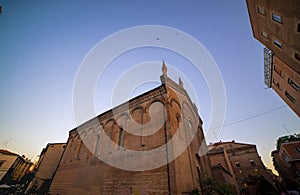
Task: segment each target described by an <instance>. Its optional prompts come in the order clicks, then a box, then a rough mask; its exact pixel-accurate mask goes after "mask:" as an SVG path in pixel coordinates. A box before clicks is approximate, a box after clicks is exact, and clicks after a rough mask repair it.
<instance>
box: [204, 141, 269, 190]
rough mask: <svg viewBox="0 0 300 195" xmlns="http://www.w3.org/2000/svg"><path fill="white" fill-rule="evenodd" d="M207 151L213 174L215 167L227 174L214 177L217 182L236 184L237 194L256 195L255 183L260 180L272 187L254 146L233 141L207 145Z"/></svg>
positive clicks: (267, 172)
mask: <svg viewBox="0 0 300 195" xmlns="http://www.w3.org/2000/svg"><path fill="white" fill-rule="evenodd" d="M209 149H210V150H209V154H210V160H211V165H212V170H213V173H215V172H216V167H222V168H223V169H224V170H226V171H223V172H228V174H226V175H225V174H223V175H224V176H222V177H221V175H220V174H219V175H214V176H215V177H216V179H218V180H219V181H222V180H225V181H226V180H227V181H226V183H230V184H234V182H236V184H235V186H236V187H237V189H238V191H239V192H243V191H245V192H247V193H249V194H256V190H258V189H257V182H258V181H259V180H260V179H261V178H264V179H265V180H266V181H268V183H269V185H273V178H272V174H270V173H269V171H268V170H267V169H266V167H265V166H264V164H263V162H262V160H261V158H260V156H259V155H258V152H257V150H256V146H255V145H253V144H245V143H236V142H235V141H232V142H218V143H214V144H212V145H209ZM217 170H218V169H217ZM216 173H217V174H218V172H216ZM230 176H233V178H232V177H230ZM263 187H265V188H267V187H268V186H263ZM273 187H274V186H273Z"/></svg>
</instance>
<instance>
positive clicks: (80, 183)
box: [49, 64, 211, 195]
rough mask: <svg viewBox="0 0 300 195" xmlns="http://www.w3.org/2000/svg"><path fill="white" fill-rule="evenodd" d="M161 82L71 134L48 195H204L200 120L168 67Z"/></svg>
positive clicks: (206, 171)
mask: <svg viewBox="0 0 300 195" xmlns="http://www.w3.org/2000/svg"><path fill="white" fill-rule="evenodd" d="M160 79H161V85H160V86H158V87H156V88H154V89H152V90H150V91H147V92H145V93H143V94H141V95H139V96H137V97H135V98H133V99H130V100H129V101H128V102H127V103H124V104H121V105H119V106H117V107H115V108H112V109H111V110H108V111H106V112H104V113H102V114H100V115H98V116H96V117H95V118H93V119H91V120H89V121H87V122H86V123H84V124H82V125H80V126H78V127H77V128H75V129H73V130H71V131H70V132H69V138H68V141H67V144H66V148H65V151H64V153H63V155H62V158H61V160H60V163H59V166H58V168H57V170H56V172H55V175H54V178H53V180H52V183H51V186H50V189H49V193H50V194H55V195H56V194H187V193H190V192H192V191H193V190H196V189H197V190H199V191H201V189H200V185H199V180H200V181H201V180H204V179H206V178H208V177H211V170H210V163H209V159H208V157H207V156H206V151H207V146H206V143H205V138H204V134H203V129H202V120H201V118H200V117H199V115H198V110H197V108H196V106H195V104H194V103H193V102H192V101H191V99H190V98H189V95H188V94H187V92H186V90H185V89H184V87H183V83H182V81H181V80H180V79H179V83H176V82H174V81H173V80H171V79H170V78H169V77H168V76H167V67H166V66H165V64H163V66H162V75H161V77H160ZM108 140H109V141H108Z"/></svg>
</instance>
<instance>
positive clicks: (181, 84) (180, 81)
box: [179, 77, 183, 87]
mask: <svg viewBox="0 0 300 195" xmlns="http://www.w3.org/2000/svg"><path fill="white" fill-rule="evenodd" d="M179 86H180V87H183V82H182V80H181V78H180V77H179Z"/></svg>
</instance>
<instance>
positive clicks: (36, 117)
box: [0, 0, 300, 168]
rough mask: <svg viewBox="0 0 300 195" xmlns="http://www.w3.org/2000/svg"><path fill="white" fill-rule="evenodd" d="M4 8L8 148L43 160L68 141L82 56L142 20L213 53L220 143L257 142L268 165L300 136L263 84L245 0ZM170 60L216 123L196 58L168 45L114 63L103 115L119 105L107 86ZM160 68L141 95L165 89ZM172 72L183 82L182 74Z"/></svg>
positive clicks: (99, 106) (100, 89)
mask: <svg viewBox="0 0 300 195" xmlns="http://www.w3.org/2000/svg"><path fill="white" fill-rule="evenodd" d="M0 4H1V5H2V11H3V13H2V14H1V15H0V26H1V30H0V89H1V93H0V94H1V95H0V108H1V109H0V147H2V146H3V145H6V147H5V148H6V149H8V150H11V151H14V152H16V153H19V154H25V155H26V156H27V157H31V158H34V157H35V156H36V155H38V154H39V153H40V152H41V150H42V148H43V147H45V146H46V144H47V143H55V142H66V141H67V138H68V131H69V130H71V129H73V128H74V127H75V126H76V123H75V121H74V117H73V107H72V98H73V95H72V92H73V85H74V80H75V78H76V73H77V71H78V69H79V66H80V64H81V62H82V60H83V59H84V57H85V56H86V55H87V53H88V52H89V50H90V49H91V48H92V47H94V46H95V45H96V44H97V43H98V42H99V41H101V40H102V39H103V38H105V37H107V36H109V35H111V34H112V33H115V32H117V31H120V30H123V29H125V28H129V27H134V26H139V25H163V26H169V27H172V28H177V29H179V30H181V31H183V32H186V33H188V34H190V35H191V36H193V37H194V38H196V39H197V40H198V41H199V42H201V43H202V44H203V46H205V47H206V49H207V50H208V51H209V52H210V54H211V55H212V57H213V58H214V60H215V61H216V63H217V65H218V67H219V69H220V72H221V74H222V77H223V79H224V84H225V87H226V94H227V111H226V117H225V126H224V127H223V129H222V131H221V133H220V136H219V137H217V140H222V141H231V140H235V141H237V142H244V143H251V144H256V145H257V148H258V151H259V154H260V155H261V156H262V159H263V161H264V163H265V164H266V166H267V167H269V168H272V161H271V157H270V153H271V151H272V150H274V149H275V144H276V139H277V138H278V137H280V136H282V135H286V134H288V131H289V132H290V133H291V134H293V133H296V132H299V127H300V120H299V118H298V117H297V116H296V114H294V113H293V112H292V111H291V109H290V108H289V107H288V106H285V107H282V106H284V105H285V103H284V102H283V101H282V100H281V99H280V98H279V97H278V95H276V93H275V92H274V91H273V90H271V89H266V86H265V85H264V82H263V45H261V44H260V43H259V42H258V41H256V40H255V39H254V38H253V36H252V30H251V26H250V22H249V17H248V12H247V8H246V2H245V1H216V0H212V1H106V2H104V1H96V0H95V1H84V0H82V1H71V0H66V1H58V0H53V1H51V2H50V1H32V0H28V1H8V0H4V1H0ZM117 45H118V43H116V46H117ZM162 59H164V60H165V61H166V63H167V64H170V65H172V66H174V67H175V68H177V69H178V70H180V71H182V72H184V74H185V75H186V76H187V78H189V79H190V82H191V83H192V85H193V86H197V87H195V89H196V94H197V98H198V102H197V106H198V108H199V114H200V116H201V118H202V119H203V121H204V129H207V128H208V123H209V121H210V114H211V110H210V108H211V100H210V94H209V90H208V87H207V84H206V83H205V81H204V79H203V78H202V77H201V75H200V76H197V78H194V77H195V76H193V75H195V74H194V72H193V71H194V69H193V68H191V67H192V65H191V63H190V62H189V61H188V60H186V59H185V58H183V57H182V56H179V55H177V54H174V52H172V51H169V50H164V49H159V48H141V49H135V50H132V51H130V52H127V53H125V54H122V55H121V56H119V57H118V58H117V59H115V60H114V61H113V62H112V63H111V65H110V69H108V70H107V72H106V75H104V76H103V78H102V80H100V81H99V83H98V85H97V90H96V91H95V110H96V113H97V114H100V113H101V112H103V111H105V110H107V109H110V108H111V105H110V102H109V101H110V100H109V98H107V95H106V94H105V92H106V90H109V89H110V85H109V84H110V83H114V80H115V79H117V78H118V76H119V75H121V74H122V72H124V71H126V69H128V68H129V67H130V66H132V65H135V64H138V63H142V62H145V61H156V62H157V61H159V62H161V61H162ZM153 68H154V69H155V70H157V78H154V79H156V83H155V82H154V83H150V84H149V83H148V84H146V85H143V86H142V87H140V88H138V89H136V90H135V91H134V93H133V96H134V95H136V94H138V93H140V92H142V91H146V90H148V89H151V88H153V87H155V86H157V85H158V83H159V76H160V74H161V72H160V71H161V69H160V68H161V67H158V66H154V67H153ZM145 74H147V73H145ZM170 77H171V78H172V79H173V80H175V81H177V80H178V78H177V77H176V75H175V74H174V75H172V74H171V73H170ZM184 83H185V81H184ZM255 116H258V117H255ZM238 121H240V122H238ZM284 126H285V127H286V128H287V129H288V130H286V128H285V127H284ZM210 141H212V140H208V142H210Z"/></svg>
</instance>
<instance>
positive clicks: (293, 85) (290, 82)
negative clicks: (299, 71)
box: [288, 78, 300, 91]
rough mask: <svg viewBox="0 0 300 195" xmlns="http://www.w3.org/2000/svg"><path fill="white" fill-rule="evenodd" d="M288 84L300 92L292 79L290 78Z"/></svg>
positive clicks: (299, 88)
mask: <svg viewBox="0 0 300 195" xmlns="http://www.w3.org/2000/svg"><path fill="white" fill-rule="evenodd" d="M288 83H289V84H290V85H291V86H292V87H293V88H294V89H295V90H296V91H299V90H300V87H299V85H298V84H297V83H295V82H294V81H293V80H292V79H290V78H288Z"/></svg>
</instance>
